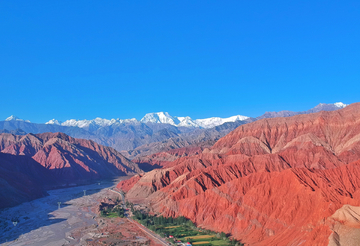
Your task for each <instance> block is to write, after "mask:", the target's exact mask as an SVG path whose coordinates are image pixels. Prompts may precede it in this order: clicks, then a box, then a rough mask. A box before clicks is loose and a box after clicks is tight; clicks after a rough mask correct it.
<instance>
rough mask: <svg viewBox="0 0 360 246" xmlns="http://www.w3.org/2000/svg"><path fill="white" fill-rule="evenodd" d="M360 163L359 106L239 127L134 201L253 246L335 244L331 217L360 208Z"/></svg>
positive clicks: (178, 164)
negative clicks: (143, 201) (349, 208)
mask: <svg viewBox="0 0 360 246" xmlns="http://www.w3.org/2000/svg"><path fill="white" fill-rule="evenodd" d="M359 160H360V104H359V103H356V104H352V105H350V106H348V107H346V108H344V109H341V110H338V111H333V112H320V113H314V114H308V115H297V116H293V117H289V118H273V119H263V120H259V121H256V122H253V123H250V124H246V125H242V126H239V127H238V128H237V129H236V130H234V131H232V132H231V133H229V134H228V135H227V136H225V137H223V138H221V139H220V140H219V141H217V142H216V144H215V145H214V146H213V147H212V148H210V149H205V150H203V151H202V153H200V154H197V155H193V156H184V157H181V158H178V159H176V160H175V161H173V162H172V163H171V164H167V167H165V168H163V169H158V170H153V171H151V172H149V173H146V174H145V175H144V176H143V177H141V178H138V180H136V182H135V181H134V180H133V186H132V188H131V189H129V190H128V192H127V197H128V198H129V199H132V198H139V197H140V198H146V202H150V203H151V204H152V207H153V209H154V210H155V211H157V212H160V213H162V214H164V215H172V216H179V215H183V216H185V217H188V218H190V219H191V220H192V221H194V222H195V223H197V224H198V225H200V226H202V227H204V228H208V229H212V230H216V231H224V232H226V233H231V234H232V235H233V236H234V237H235V238H237V239H240V240H242V241H243V242H245V243H249V244H250V245H299V244H301V245H327V244H328V243H329V239H328V238H329V236H330V234H331V233H332V231H331V228H332V227H331V226H329V225H330V224H331V223H330V222H329V219H328V217H330V216H331V215H332V214H334V213H335V211H337V210H338V209H339V208H341V207H342V206H343V205H344V204H350V205H353V206H359V205H360V204H359V202H360V199H359V198H360V197H359V195H360V193H359V192H360V191H359V188H360V179H359V178H358V177H360V176H359V175H360V173H359V172H360V162H359ZM128 182H129V181H128ZM119 186H121V184H119ZM329 223H330V224H329Z"/></svg>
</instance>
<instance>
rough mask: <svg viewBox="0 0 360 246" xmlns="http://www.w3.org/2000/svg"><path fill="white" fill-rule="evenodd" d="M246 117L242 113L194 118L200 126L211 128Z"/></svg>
mask: <svg viewBox="0 0 360 246" xmlns="http://www.w3.org/2000/svg"><path fill="white" fill-rule="evenodd" d="M248 118H249V117H247V116H243V115H235V116H231V117H228V118H220V117H211V118H206V119H198V120H195V122H196V123H197V124H198V125H199V126H200V127H203V128H211V127H215V126H219V125H222V124H224V123H226V122H235V121H240V120H246V119H248Z"/></svg>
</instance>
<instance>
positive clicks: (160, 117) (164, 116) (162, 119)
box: [45, 112, 249, 128]
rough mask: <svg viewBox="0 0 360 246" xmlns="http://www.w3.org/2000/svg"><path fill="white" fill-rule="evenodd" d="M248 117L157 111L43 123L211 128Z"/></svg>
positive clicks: (91, 125) (90, 125) (84, 125)
mask: <svg viewBox="0 0 360 246" xmlns="http://www.w3.org/2000/svg"><path fill="white" fill-rule="evenodd" d="M248 118H249V117H247V116H242V115H236V116H232V117H229V118H220V117H212V118H207V119H198V120H193V119H191V118H190V117H189V116H186V117H176V116H171V115H170V114H169V113H167V112H158V113H148V114H146V115H145V116H144V117H143V118H142V119H141V120H140V121H138V120H136V119H135V118H133V119H125V120H122V119H111V120H108V119H102V118H96V119H93V120H74V119H71V120H67V121H65V122H60V121H58V120H56V119H52V120H50V121H48V122H46V123H45V124H53V125H61V126H77V127H80V128H89V127H91V128H99V127H104V126H110V125H115V124H123V123H135V124H136V123H140V122H141V123H163V124H170V125H173V126H177V127H180V126H183V127H198V128H211V127H215V126H218V125H222V124H224V123H225V122H235V121H239V120H246V119H248Z"/></svg>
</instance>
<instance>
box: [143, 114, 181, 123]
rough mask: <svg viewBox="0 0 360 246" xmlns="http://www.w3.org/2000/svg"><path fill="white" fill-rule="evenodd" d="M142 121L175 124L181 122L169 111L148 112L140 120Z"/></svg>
mask: <svg viewBox="0 0 360 246" xmlns="http://www.w3.org/2000/svg"><path fill="white" fill-rule="evenodd" d="M140 122H143V123H163V124H170V125H174V126H175V125H177V124H179V123H180V122H179V120H178V119H177V118H176V117H172V116H171V115H170V114H169V113H168V112H158V113H148V114H146V115H145V116H144V117H143V118H142V119H141V120H140Z"/></svg>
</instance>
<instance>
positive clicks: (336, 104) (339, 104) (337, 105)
mask: <svg viewBox="0 0 360 246" xmlns="http://www.w3.org/2000/svg"><path fill="white" fill-rule="evenodd" d="M334 105H335V106H336V107H338V108H345V107H346V106H348V104H345V103H342V102H337V103H334Z"/></svg>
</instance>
